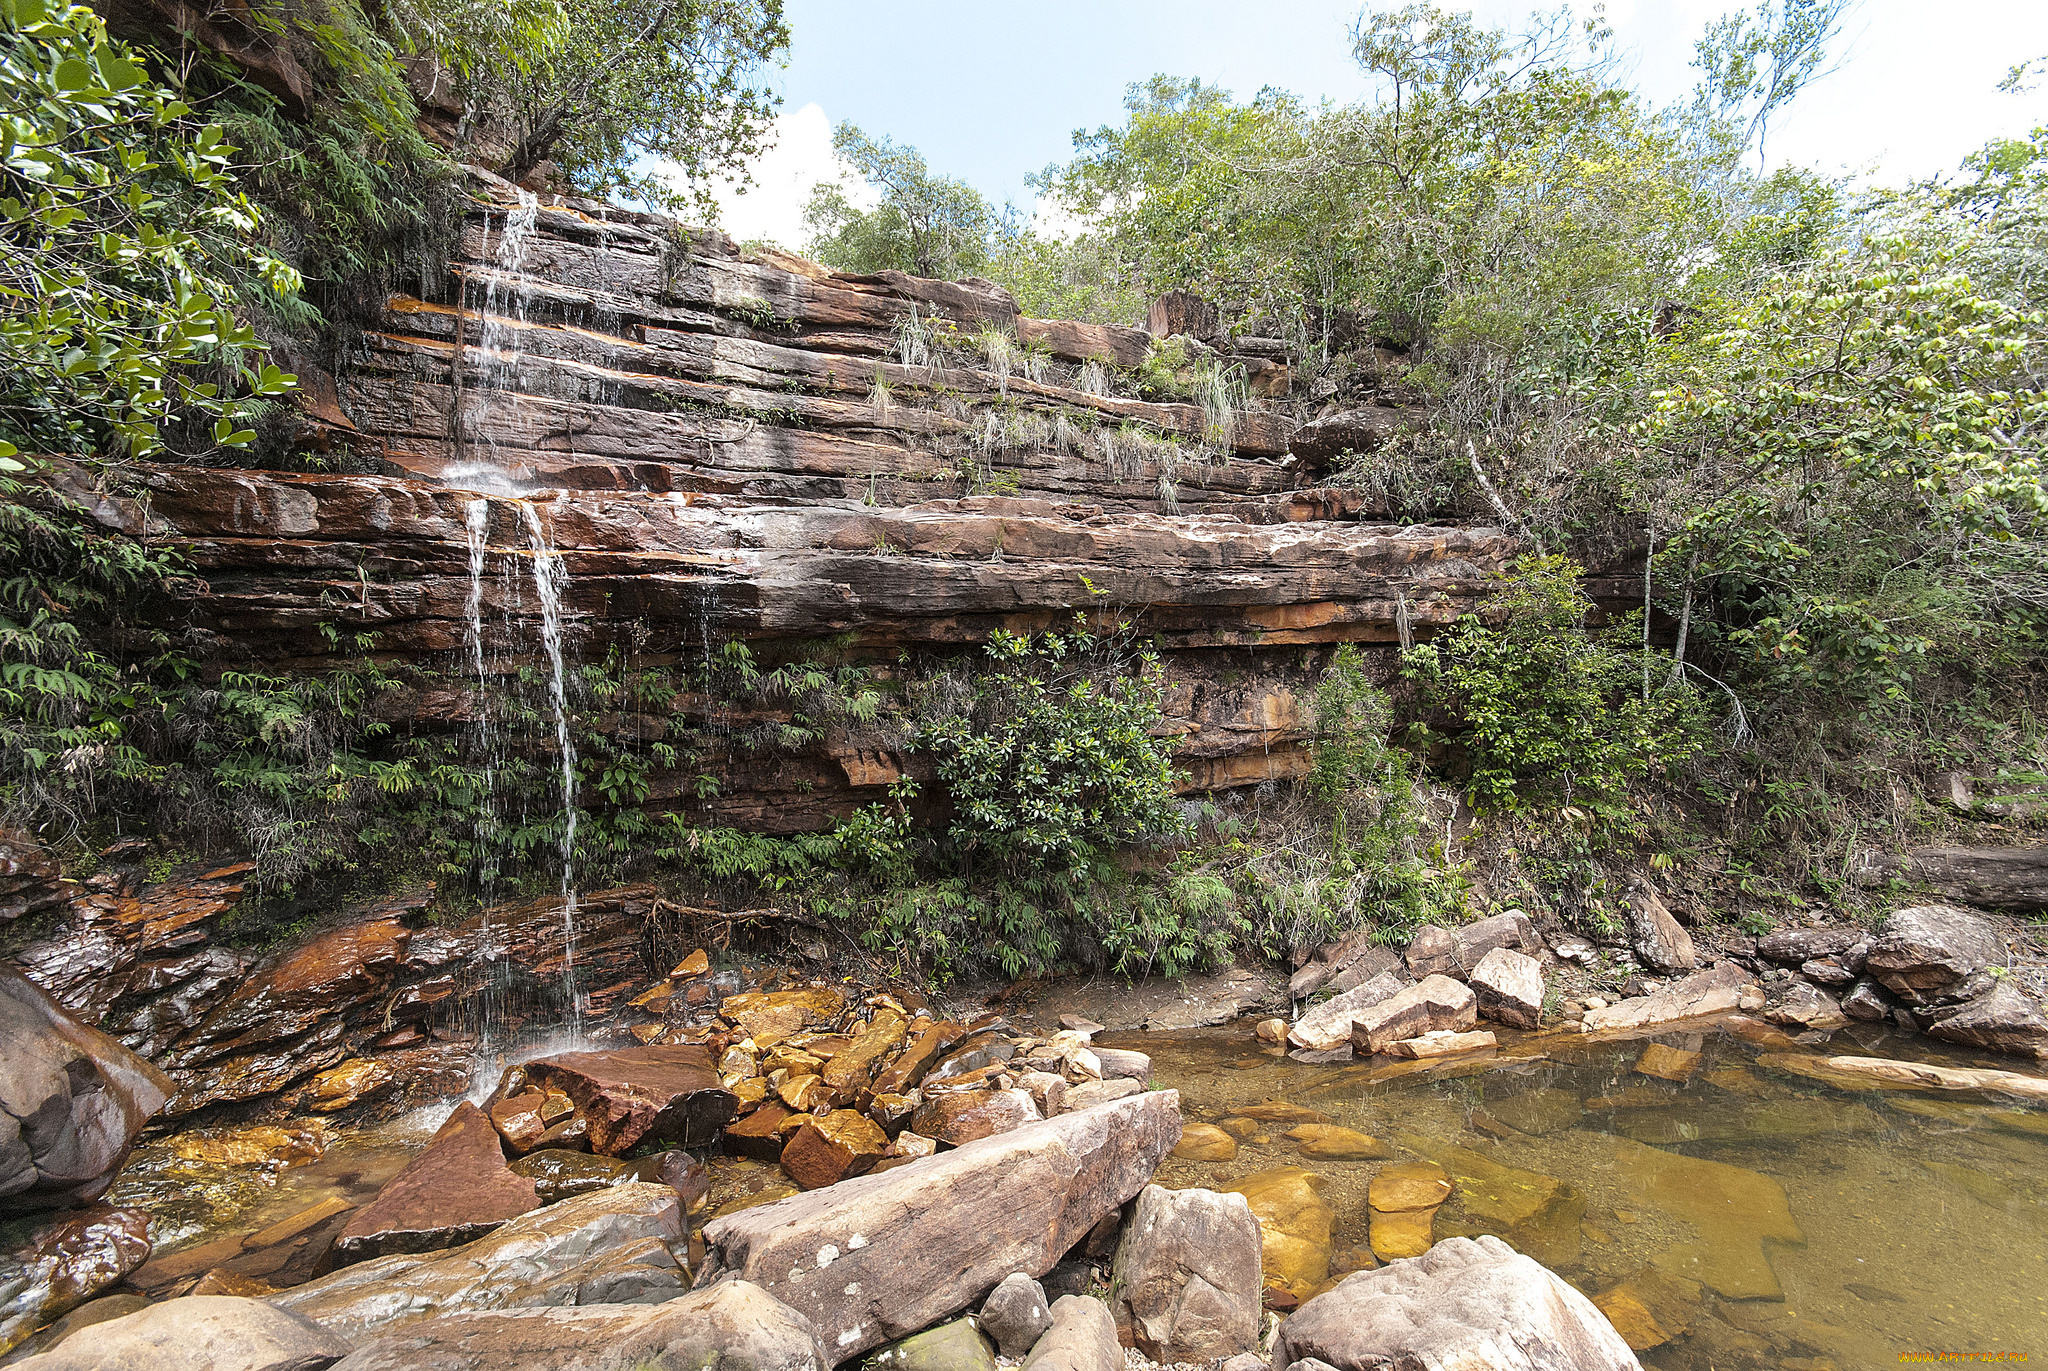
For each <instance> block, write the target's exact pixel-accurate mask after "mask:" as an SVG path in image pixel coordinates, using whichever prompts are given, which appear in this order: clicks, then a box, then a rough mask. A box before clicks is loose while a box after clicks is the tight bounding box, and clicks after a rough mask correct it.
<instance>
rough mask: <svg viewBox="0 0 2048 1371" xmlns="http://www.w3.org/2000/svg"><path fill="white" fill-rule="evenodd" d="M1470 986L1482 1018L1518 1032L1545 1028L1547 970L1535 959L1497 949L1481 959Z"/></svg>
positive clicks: (1467, 979) (1468, 980) (1472, 975)
mask: <svg viewBox="0 0 2048 1371" xmlns="http://www.w3.org/2000/svg"><path fill="white" fill-rule="evenodd" d="M1466 983H1467V984H1468V985H1470V986H1471V987H1472V993H1473V995H1474V996H1475V997H1476V998H1477V1000H1478V1002H1479V1015H1480V1017H1481V1018H1486V1019H1492V1020H1494V1021H1495V1022H1496V1023H1504V1024H1508V1025H1510V1026H1511V1027H1514V1028H1538V1027H1541V1026H1542V1021H1543V967H1542V966H1541V965H1540V964H1539V963H1538V962H1537V960H1536V959H1535V958H1534V957H1530V956H1525V955H1524V954H1522V953H1520V952H1515V951H1511V950H1510V949H1508V948H1505V947H1496V948H1494V949H1493V950H1492V951H1491V952H1488V953H1487V954H1486V955H1485V956H1484V957H1481V958H1480V959H1479V964H1478V965H1477V966H1475V967H1473V968H1472V973H1471V975H1470V976H1468V977H1467V978H1466Z"/></svg>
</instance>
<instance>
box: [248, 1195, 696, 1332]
mask: <svg viewBox="0 0 2048 1371" xmlns="http://www.w3.org/2000/svg"><path fill="white" fill-rule="evenodd" d="M682 1238H683V1207H682V1202H681V1200H680V1199H679V1198H678V1197H677V1195H676V1192H675V1191H674V1190H673V1189H671V1188H670V1187H669V1186H666V1185H654V1184H649V1183H645V1182H640V1183H635V1184H631V1185H616V1186H612V1187H611V1188H609V1189H606V1190H600V1191H596V1192H595V1193H593V1194H589V1195H580V1196H578V1197H577V1198H575V1199H573V1200H563V1201H562V1202H561V1203H560V1204H551V1205H549V1206H548V1207H547V1208H545V1209H536V1210H535V1211H533V1212H532V1213H531V1214H522V1215H521V1216H520V1217H518V1218H516V1219H513V1220H512V1221H511V1222H509V1223H507V1224H505V1225H504V1226H502V1227H500V1228H498V1229H497V1230H495V1231H494V1232H492V1233H491V1234H490V1235H489V1236H488V1237H484V1238H479V1239H478V1240H477V1241H475V1242H473V1243H470V1244H469V1245H468V1246H467V1247H457V1248H454V1249H452V1250H450V1251H447V1252H434V1253H430V1254H427V1255H424V1256H392V1257H378V1258H375V1259H374V1260H371V1261H366V1262H359V1263H357V1264H356V1265H354V1266H348V1267H343V1268H342V1269H341V1270H339V1271H337V1272H335V1273H334V1274H333V1275H330V1276H322V1277H320V1278H319V1279H318V1280H313V1281H308V1282H307V1283H306V1284H304V1285H300V1286H295V1287H293V1288H292V1289H290V1290H285V1291H282V1292H280V1293H278V1294H276V1295H273V1296H271V1297H270V1300H271V1302H272V1303H273V1304H276V1305H277V1306H279V1307H280V1308H283V1309H288V1310H291V1311H292V1312H293V1313H296V1314H304V1315H305V1316H306V1317H307V1318H310V1319H312V1320H314V1321H315V1322H317V1323H319V1324H321V1325H322V1326H324V1327H327V1328H331V1329H333V1330H334V1331H335V1332H337V1333H340V1334H342V1335H343V1336H344V1337H349V1338H361V1337H362V1336H363V1335H365V1334H368V1333H374V1332H380V1331H382V1330H384V1329H388V1328H395V1327H399V1326H402V1325H406V1324H410V1323H414V1322H416V1321H418V1320H421V1319H426V1318H435V1317H440V1316H444V1315H448V1314H461V1313H472V1312H476V1311H479V1310H486V1309H514V1308H525V1307H537V1306H544V1305H557V1304H657V1303H660V1302H661V1301H663V1300H671V1299H674V1298H675V1297H676V1296H677V1295H680V1294H681V1293H683V1291H685V1290H687V1289H688V1288H689V1285H690V1281H689V1275H688V1273H687V1272H685V1271H684V1270H682V1268H681V1267H680V1265H679V1264H678V1263H677V1261H676V1257H675V1254H674V1252H673V1251H672V1250H671V1247H672V1245H680V1243H681V1241H682Z"/></svg>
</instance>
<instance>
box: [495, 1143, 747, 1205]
mask: <svg viewBox="0 0 2048 1371" xmlns="http://www.w3.org/2000/svg"><path fill="white" fill-rule="evenodd" d="M510 1170H511V1171H512V1174H513V1175H515V1176H524V1177H525V1178H526V1179H528V1180H530V1181H532V1182H533V1188H534V1190H535V1191H536V1193H538V1194H539V1196H540V1202H541V1203H542V1204H555V1203H558V1202H559V1201H562V1200H570V1199H574V1198H576V1196H578V1195H588V1194H590V1193H591V1192H592V1191H594V1190H604V1189H607V1188H609V1187H611V1186H614V1185H625V1184H627V1183H629V1182H632V1181H646V1182H652V1183H658V1184H661V1185H666V1186H668V1187H669V1188H670V1189H672V1190H674V1191H675V1192H676V1194H677V1195H678V1196H679V1197H680V1198H681V1199H682V1201H683V1203H684V1206H685V1207H686V1208H687V1207H694V1206H695V1205H696V1204H697V1203H698V1202H701V1201H702V1200H703V1198H704V1196H705V1195H706V1194H707V1193H709V1191H710V1177H709V1174H708V1173H707V1172H706V1171H705V1169H704V1164H703V1163H702V1162H699V1161H697V1160H696V1159H695V1158H693V1157H691V1156H690V1155H689V1154H688V1153H686V1152H660V1153H656V1154H655V1155H654V1156H652V1157H642V1158H640V1159H638V1160H637V1161H627V1160H625V1159H623V1158H619V1157H597V1156H592V1155H591V1154H590V1153H588V1152H565V1151H560V1150H557V1149H554V1148H544V1149H537V1150H535V1151H532V1152H529V1153H527V1154H526V1155H525V1156H523V1157H521V1158H520V1159H519V1160H518V1161H515V1162H513V1163H512V1164H511V1167H510Z"/></svg>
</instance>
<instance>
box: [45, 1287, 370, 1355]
mask: <svg viewBox="0 0 2048 1371" xmlns="http://www.w3.org/2000/svg"><path fill="white" fill-rule="evenodd" d="M347 1355H348V1343H347V1342H346V1341H344V1340H343V1339H342V1338H340V1337H338V1336H336V1335H335V1334H334V1333H333V1332H331V1331H330V1330H328V1329H325V1328H322V1327H321V1326H320V1325H319V1324H317V1323H314V1322H312V1321H311V1320H310V1319H306V1318H302V1317H300V1316H299V1315H297V1314H291V1313H287V1312H286V1311H284V1310H282V1309H279V1308H277V1307H275V1306H274V1305H270V1304H267V1303H265V1302H264V1301H262V1300H247V1299H238V1298H236V1297H235V1296H232V1295H192V1296H188V1297H187V1298H185V1299H181V1300H165V1301H163V1302H162V1303H161V1304H152V1305H150V1306H149V1307H148V1308H146V1309H139V1310H137V1311H136V1312H135V1313H133V1314H127V1315H124V1316H123V1317H121V1318H118V1319H108V1320H107V1321H106V1322H104V1323H95V1324H90V1325H88V1326H86V1327H84V1328H81V1329H79V1330H78V1331H77V1332H75V1333H73V1334H72V1335H71V1336H70V1337H68V1338H66V1339H64V1341H63V1342H60V1343H58V1344H57V1346H55V1347H54V1348H52V1349H51V1350H50V1351H48V1352H43V1353H39V1354H37V1355H36V1356H33V1357H29V1358H28V1359H26V1360H25V1361H21V1362H17V1363H16V1364H15V1365H16V1366H17V1367H18V1368H30V1369H31V1371H321V1369H322V1368H323V1367H328V1366H332V1365H333V1364H334V1363H335V1362H337V1361H339V1360H340V1359H341V1358H342V1357H344V1356H347Z"/></svg>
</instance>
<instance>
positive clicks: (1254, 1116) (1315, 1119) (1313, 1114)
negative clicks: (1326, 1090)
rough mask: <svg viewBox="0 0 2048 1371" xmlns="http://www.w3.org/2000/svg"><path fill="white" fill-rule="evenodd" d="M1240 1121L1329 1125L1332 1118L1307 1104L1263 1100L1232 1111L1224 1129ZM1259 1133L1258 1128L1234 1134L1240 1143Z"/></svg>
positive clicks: (1237, 1107) (1226, 1129) (1228, 1129)
mask: <svg viewBox="0 0 2048 1371" xmlns="http://www.w3.org/2000/svg"><path fill="white" fill-rule="evenodd" d="M1240 1121H1249V1122H1250V1123H1252V1124H1254V1125H1256V1124H1262V1123H1290V1124H1291V1123H1328V1122H1329V1121H1330V1116H1329V1115H1328V1114H1325V1113H1323V1112H1322V1111H1321V1110H1318V1109H1310V1108H1309V1107H1308V1106H1307V1105H1305V1104H1294V1103H1291V1102H1290V1101H1287V1100H1261V1101H1259V1102H1258V1103H1257V1104H1241V1105H1238V1106H1236V1107H1235V1108H1233V1109H1232V1110H1231V1111H1230V1117H1229V1118H1227V1119H1225V1120H1224V1121H1223V1128H1224V1130H1225V1131H1226V1132H1228V1131H1230V1130H1231V1128H1232V1127H1233V1125H1234V1124H1235V1123H1237V1122H1240ZM1256 1132H1258V1129H1257V1128H1256V1127H1253V1128H1251V1129H1249V1130H1248V1131H1246V1132H1244V1133H1232V1134H1231V1136H1232V1137H1235V1138H1237V1139H1238V1140H1239V1141H1240V1142H1241V1141H1243V1140H1244V1139H1245V1138H1248V1137H1250V1136H1251V1135H1252V1134H1253V1133H1256Z"/></svg>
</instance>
